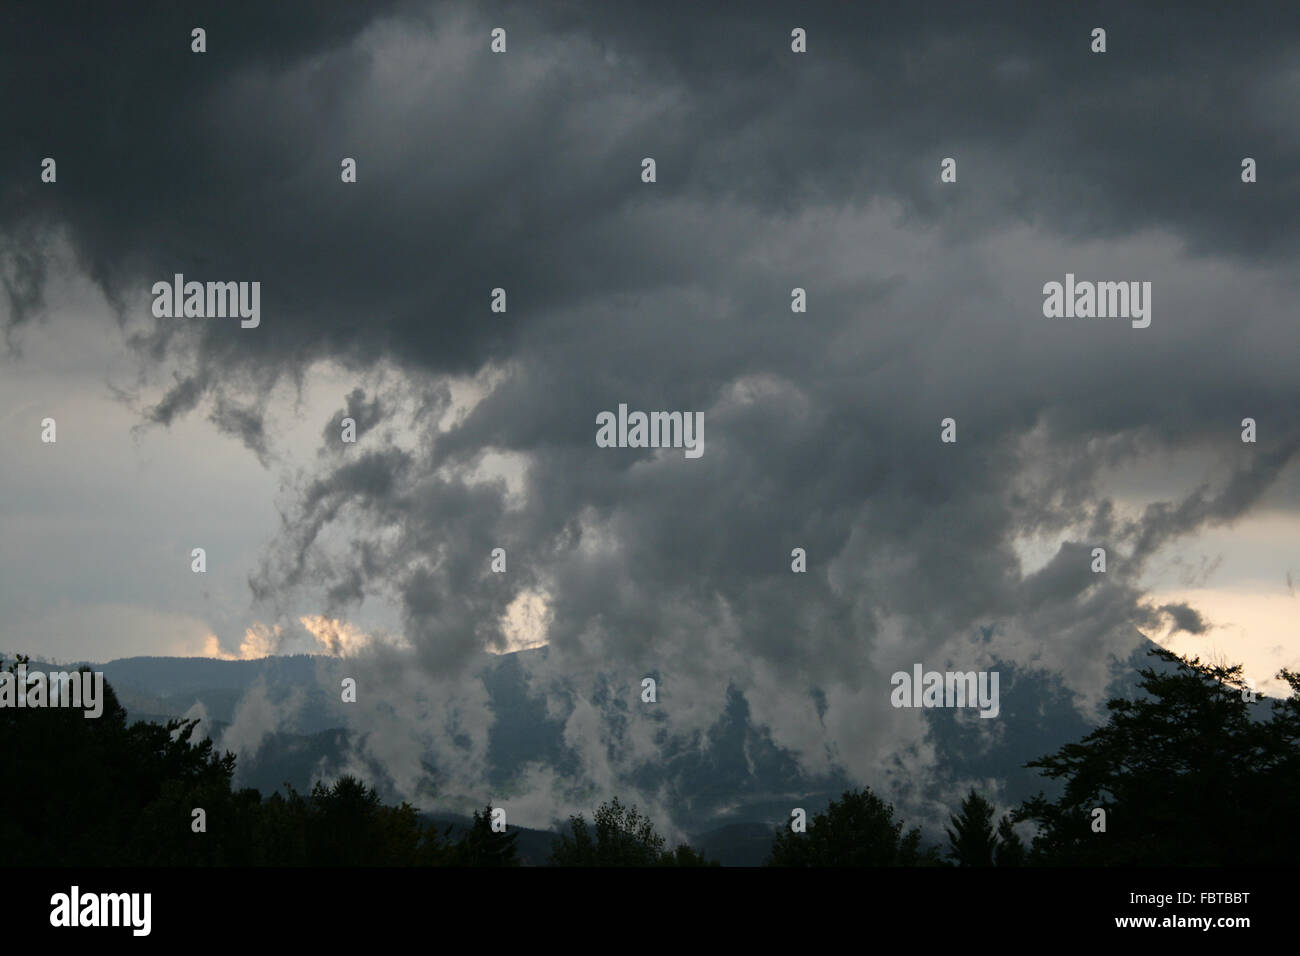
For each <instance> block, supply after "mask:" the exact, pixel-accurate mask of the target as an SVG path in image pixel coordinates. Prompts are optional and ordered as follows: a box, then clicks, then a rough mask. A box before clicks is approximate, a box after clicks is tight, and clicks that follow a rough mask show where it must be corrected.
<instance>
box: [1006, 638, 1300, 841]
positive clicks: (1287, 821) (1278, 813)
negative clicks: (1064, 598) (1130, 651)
mask: <svg viewBox="0 0 1300 956" xmlns="http://www.w3.org/2000/svg"><path fill="white" fill-rule="evenodd" d="M1150 654H1151V655H1153V656H1155V657H1157V658H1159V659H1161V660H1163V661H1165V662H1167V663H1168V664H1172V665H1174V667H1173V669H1172V670H1170V671H1165V672H1159V671H1157V670H1156V669H1155V668H1154V667H1150V666H1148V667H1145V668H1143V669H1142V670H1141V671H1140V672H1139V673H1140V674H1141V681H1140V686H1141V688H1142V691H1143V694H1142V695H1141V696H1140V697H1139V698H1138V699H1136V700H1125V699H1122V698H1116V699H1112V700H1111V701H1109V702H1108V704H1107V708H1108V709H1109V711H1110V717H1109V720H1108V722H1107V723H1106V724H1105V725H1104V726H1102V727H1100V728H1098V729H1097V730H1095V731H1093V732H1092V733H1090V734H1088V735H1087V736H1086V737H1084V738H1083V740H1082V741H1080V742H1079V743H1074V744H1067V745H1066V746H1064V747H1062V748H1061V749H1060V750H1059V751H1057V753H1055V754H1053V755H1050V756H1046V757H1043V758H1041V759H1039V760H1035V761H1031V762H1030V763H1029V764H1028V765H1027V766H1030V767H1037V768H1039V769H1040V770H1041V772H1042V773H1043V774H1044V775H1045V776H1047V777H1049V778H1054V779H1062V780H1064V781H1065V787H1064V792H1063V793H1062V795H1061V796H1060V798H1059V799H1057V800H1055V801H1048V800H1047V799H1045V798H1044V796H1043V795H1042V794H1041V793H1040V794H1039V795H1038V796H1037V797H1034V798H1033V799H1031V800H1028V801H1026V802H1025V803H1024V804H1023V805H1022V806H1021V807H1020V809H1018V810H1017V811H1016V813H1015V814H1014V817H1015V819H1016V820H1018V821H1019V820H1030V821H1033V822H1034V823H1036V824H1037V825H1038V827H1039V832H1038V834H1037V836H1036V837H1035V838H1034V840H1033V843H1032V845H1031V852H1030V860H1031V862H1037V863H1051V864H1106V863H1111V864H1120V865H1187V866H1194V865H1234V864H1276V865H1283V864H1285V865H1292V864H1294V861H1295V859H1296V855H1297V851H1300V830H1298V829H1297V828H1296V827H1295V826H1293V825H1291V821H1293V820H1295V819H1296V817H1297V813H1298V812H1300V696H1298V695H1300V675H1297V674H1294V673H1292V672H1290V671H1285V670H1284V671H1282V672H1281V673H1280V674H1279V677H1281V678H1282V679H1283V680H1284V681H1286V682H1287V683H1288V684H1289V685H1290V687H1291V695H1290V696H1289V697H1288V698H1286V699H1285V700H1283V701H1277V702H1269V701H1266V700H1264V699H1257V700H1248V699H1247V697H1248V696H1249V695H1248V694H1246V693H1243V691H1244V690H1245V686H1244V683H1243V680H1242V668H1241V666H1240V665H1237V666H1234V667H1226V666H1223V665H1218V664H1202V663H1201V661H1200V659H1199V658H1192V659H1190V660H1188V659H1186V658H1183V657H1180V656H1178V655H1177V654H1174V653H1172V652H1171V651H1167V650H1165V649H1163V648H1154V649H1152V650H1151V651H1150ZM1265 718H1267V719H1265ZM1098 807H1100V808H1102V809H1104V810H1105V811H1106V824H1107V825H1106V830H1105V832H1094V830H1093V827H1092V820H1093V810H1094V809H1095V808H1098Z"/></svg>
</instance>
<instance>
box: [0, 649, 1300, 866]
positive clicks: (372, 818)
mask: <svg viewBox="0 0 1300 956" xmlns="http://www.w3.org/2000/svg"><path fill="white" fill-rule="evenodd" d="M1151 653H1152V654H1153V655H1155V656H1157V657H1159V658H1161V659H1163V660H1164V661H1166V662H1167V663H1169V664H1172V665H1174V666H1173V668H1171V669H1164V670H1156V669H1155V668H1153V667H1147V668H1143V669H1142V670H1141V671H1140V677H1141V680H1140V684H1139V686H1140V688H1141V690H1142V691H1143V693H1141V694H1139V695H1138V696H1137V697H1136V698H1134V699H1131V700H1130V699H1125V698H1115V699H1112V700H1110V701H1109V702H1108V704H1107V707H1108V710H1109V719H1108V720H1107V722H1106V723H1105V724H1104V725H1102V726H1100V727H1098V728H1097V729H1096V730H1094V731H1092V732H1091V733H1089V734H1088V735H1087V736H1085V737H1084V738H1083V739H1082V740H1080V741H1078V742H1077V743H1070V744H1066V745H1065V746H1063V747H1062V748H1061V749H1060V750H1058V751H1057V752H1056V753H1054V754H1051V755H1048V756H1045V757H1042V758H1040V759H1038V760H1034V761H1031V762H1030V763H1028V764H1027V766H1029V767H1032V768H1035V769H1037V770H1038V771H1039V772H1040V773H1041V774H1042V775H1044V776H1045V777H1047V778H1049V779H1055V780H1060V781H1062V783H1063V786H1062V788H1061V792H1060V796H1058V797H1057V798H1056V799H1054V800H1049V799H1047V798H1046V797H1045V796H1044V795H1043V794H1042V793H1040V794H1039V795H1037V796H1036V797H1034V798H1032V799H1030V800H1027V801H1025V802H1024V803H1022V804H1021V805H1020V806H1019V807H1017V808H1015V809H1013V810H1010V811H1008V812H1007V813H1004V814H1003V815H1002V816H1001V817H1000V819H998V820H997V822H996V823H995V822H994V817H995V815H996V811H995V808H994V806H993V804H992V803H990V802H989V801H988V800H987V799H985V797H983V796H982V795H980V794H979V793H977V792H976V791H975V790H971V791H970V792H969V793H968V794H967V796H966V798H965V799H964V800H963V801H962V803H961V806H960V808H959V809H958V811H957V812H956V813H955V814H953V815H952V816H951V817H950V820H949V825H948V827H947V828H946V830H945V833H946V836H947V844H946V846H938V845H929V846H924V845H923V837H922V832H921V830H920V828H919V827H911V828H908V827H907V826H906V824H905V823H904V821H903V820H902V819H901V818H899V817H898V815H897V814H896V811H895V808H894V807H893V806H892V805H891V804H890V803H888V802H887V801H885V800H883V799H881V798H880V797H879V796H878V795H877V794H875V793H873V792H872V791H871V789H870V788H869V787H864V788H862V789H860V790H851V791H848V792H846V793H844V794H843V795H842V797H841V798H840V799H839V800H832V801H831V802H830V804H829V806H828V807H827V808H826V809H825V810H824V811H823V812H821V813H818V814H815V815H814V816H813V817H812V819H811V820H809V821H808V824H807V827H806V832H793V831H792V830H791V828H790V827H789V826H782V827H778V828H776V830H775V831H774V833H773V839H772V845H771V850H770V853H769V855H768V858H767V861H766V862H767V865H770V866H948V865H957V866H1036V865H1146V866H1149V865H1193V866H1195V865H1213V866H1221V865H1294V861H1295V860H1296V859H1297V851H1300V828H1297V827H1295V826H1293V825H1292V824H1293V821H1294V820H1295V819H1296V818H1297V811H1298V810H1300V674H1296V673H1293V672H1290V671H1286V670H1284V671H1282V672H1281V673H1280V674H1279V677H1280V678H1281V679H1282V680H1284V681H1285V682H1286V683H1287V684H1288V685H1289V686H1290V688H1291V694H1290V696H1289V697H1287V698H1285V699H1284V700H1280V701H1275V702H1267V701H1263V700H1256V699H1254V696H1253V695H1252V694H1250V693H1249V692H1248V691H1247V689H1246V687H1245V685H1244V681H1243V677H1242V668H1241V666H1240V665H1238V666H1234V667H1226V666H1221V665H1212V664H1203V663H1201V662H1200V660H1199V659H1198V658H1191V659H1186V658H1182V657H1179V656H1177V655H1175V654H1173V653H1172V652H1170V651H1167V650H1164V649H1160V648H1156V649H1153V650H1152V651H1151ZM23 660H24V659H23V658H19V659H18V661H23ZM17 663H18V662H14V663H13V664H11V665H10V667H9V670H10V671H13V670H14V668H15V667H16V666H17ZM2 664H3V662H0V665H2ZM104 696H105V701H104V712H103V715H102V716H101V717H100V718H98V719H95V720H87V719H85V718H84V717H83V716H82V714H81V712H80V711H78V710H74V709H68V708H43V709H28V710H22V711H18V710H15V709H12V708H0V755H2V759H3V760H4V764H5V777H6V779H5V781H4V784H3V785H0V846H3V847H5V860H4V862H5V863H6V864H8V865H11V866H27V865H37V866H96V865H107V866H208V865H210V866H378V865H382V866H516V865H519V864H520V862H521V860H520V856H519V852H518V849H517V846H516V841H517V838H518V832H517V831H516V830H514V829H513V828H509V827H507V828H505V829H504V831H503V832H498V828H496V827H494V826H493V822H492V819H491V808H490V807H485V808H484V809H483V810H482V811H476V812H475V813H474V816H473V821H472V823H471V824H470V825H468V826H467V827H463V828H461V831H460V832H458V833H455V834H453V832H452V828H451V827H445V828H440V827H439V826H438V825H436V824H434V823H431V822H429V821H427V820H426V819H424V818H422V817H421V815H420V814H419V812H418V811H417V810H416V808H414V807H413V806H411V805H410V804H408V803H405V802H403V803H400V804H397V805H388V804H385V803H383V802H382V801H381V800H380V798H379V796H378V794H377V792H376V791H375V789H374V788H373V787H368V786H366V785H365V783H364V782H362V781H360V780H358V779H356V778H355V777H351V776H345V777H342V778H340V779H339V780H337V781H336V782H334V783H333V784H332V785H328V786H327V785H325V784H323V783H317V784H316V785H315V786H314V787H313V788H312V790H311V792H310V793H308V794H302V793H298V792H297V791H296V790H294V789H293V788H292V787H289V786H286V788H285V793H284V794H280V793H274V794H272V795H270V796H269V797H263V796H262V795H261V794H260V793H259V792H258V791H257V790H254V789H240V790H236V789H234V788H233V787H232V779H233V776H234V772H235V756H234V755H233V754H229V753H226V754H221V753H218V752H216V751H215V750H214V747H213V744H212V741H211V740H209V739H206V738H205V739H202V740H195V739H193V738H194V737H195V730H196V727H197V724H198V722H197V721H194V720H189V721H185V720H175V719H174V720H170V721H168V722H167V723H166V724H157V723H150V722H144V721H140V722H136V723H133V724H128V723H127V716H126V711H125V709H124V708H123V707H122V706H121V704H120V703H119V702H118V700H117V697H116V695H115V694H114V693H113V691H112V688H111V687H109V686H108V685H107V684H106V685H105V690H104ZM1259 708H1266V709H1265V710H1260V709H1259ZM195 808H202V809H203V816H204V820H203V824H202V826H203V830H202V832H198V829H197V828H198V827H199V825H200V824H199V823H197V822H195V816H194V812H193V811H194V809H195ZM1021 824H1025V825H1026V826H1023V827H1020V829H1021V830H1025V831H1032V836H1031V837H1030V839H1029V842H1028V843H1026V842H1024V841H1023V840H1022V839H1021V837H1020V835H1019V833H1018V832H1017V827H1018V826H1019V825H1021ZM546 862H547V863H548V864H549V865H553V866H601V867H604V866H709V865H714V866H716V865H717V863H716V861H711V860H708V859H706V857H705V855H704V854H702V853H700V852H699V851H698V850H696V849H693V848H692V847H690V846H689V845H685V844H683V845H680V846H676V847H673V848H669V847H668V846H667V845H666V841H665V839H664V838H663V837H662V836H661V835H659V833H658V832H657V831H656V830H655V827H654V825H653V823H652V822H651V821H650V820H649V819H648V818H647V817H646V816H645V815H644V814H642V813H641V812H640V811H639V810H638V809H637V808H636V807H634V806H626V805H624V804H623V803H621V802H620V801H619V800H618V799H614V800H611V801H608V802H606V803H604V804H602V805H601V806H600V807H599V808H598V809H596V810H595V812H594V814H593V816H592V820H591V821H590V822H588V820H587V819H586V817H585V815H584V814H577V815H574V816H572V817H570V818H569V822H568V825H567V827H565V828H564V830H563V831H562V832H561V833H560V834H558V835H557V837H556V838H555V841H554V843H553V845H552V847H551V851H550V855H549V858H548V859H547V861H546Z"/></svg>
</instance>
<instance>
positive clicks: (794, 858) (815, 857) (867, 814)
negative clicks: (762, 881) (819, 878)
mask: <svg viewBox="0 0 1300 956" xmlns="http://www.w3.org/2000/svg"><path fill="white" fill-rule="evenodd" d="M940 863H941V860H940V858H939V851H938V850H937V849H936V848H933V847H932V848H929V849H927V850H925V851H922V850H921V830H920V828H919V827H914V828H912V829H911V830H908V831H907V832H906V833H904V832H903V821H902V820H895V819H894V807H893V805H892V804H889V803H887V802H885V801H884V800H882V799H880V797H878V796H876V795H875V794H874V793H872V792H871V788H870V787H863V788H862V789H861V790H858V791H853V790H850V791H846V792H845V793H844V795H843V796H842V797H841V798H840V799H839V801H835V800H832V801H831V802H830V805H829V806H828V807H827V808H826V810H825V811H824V812H822V813H819V814H817V815H816V816H814V817H813V819H812V821H811V822H810V823H809V825H808V832H806V833H794V832H793V831H791V830H790V829H789V828H788V827H781V828H778V830H777V831H776V836H775V839H774V840H773V842H772V852H771V855H770V856H769V857H768V860H767V865H768V866H935V865H939V864H940Z"/></svg>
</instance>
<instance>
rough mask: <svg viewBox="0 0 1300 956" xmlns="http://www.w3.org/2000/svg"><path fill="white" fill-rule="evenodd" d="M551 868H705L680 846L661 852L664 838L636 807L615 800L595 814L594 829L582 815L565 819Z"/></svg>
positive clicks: (701, 859) (701, 860)
mask: <svg viewBox="0 0 1300 956" xmlns="http://www.w3.org/2000/svg"><path fill="white" fill-rule="evenodd" d="M550 864H551V865H552V866H709V865H712V864H710V863H709V862H708V861H706V860H705V859H704V857H703V856H702V855H701V854H699V853H697V852H696V851H695V850H692V849H691V848H690V847H689V846H686V845H682V846H679V847H677V849H676V850H672V851H665V850H664V838H663V837H661V836H660V835H659V834H658V833H656V832H655V828H654V824H653V823H651V822H650V819H649V817H646V816H644V815H643V814H642V813H641V812H640V811H638V810H637V808H636V807H625V806H624V805H623V804H622V803H620V802H619V799H618V798H617V797H615V798H614V799H613V800H610V801H608V802H606V803H602V804H601V805H600V808H599V809H597V810H596V813H595V818H594V825H593V826H589V825H588V824H587V821H586V819H585V818H584V817H583V815H582V814H580V813H579V814H577V815H575V816H571V817H569V831H568V832H567V833H561V834H560V835H559V836H558V837H557V838H556V840H555V843H554V844H552V847H551V857H550Z"/></svg>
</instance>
